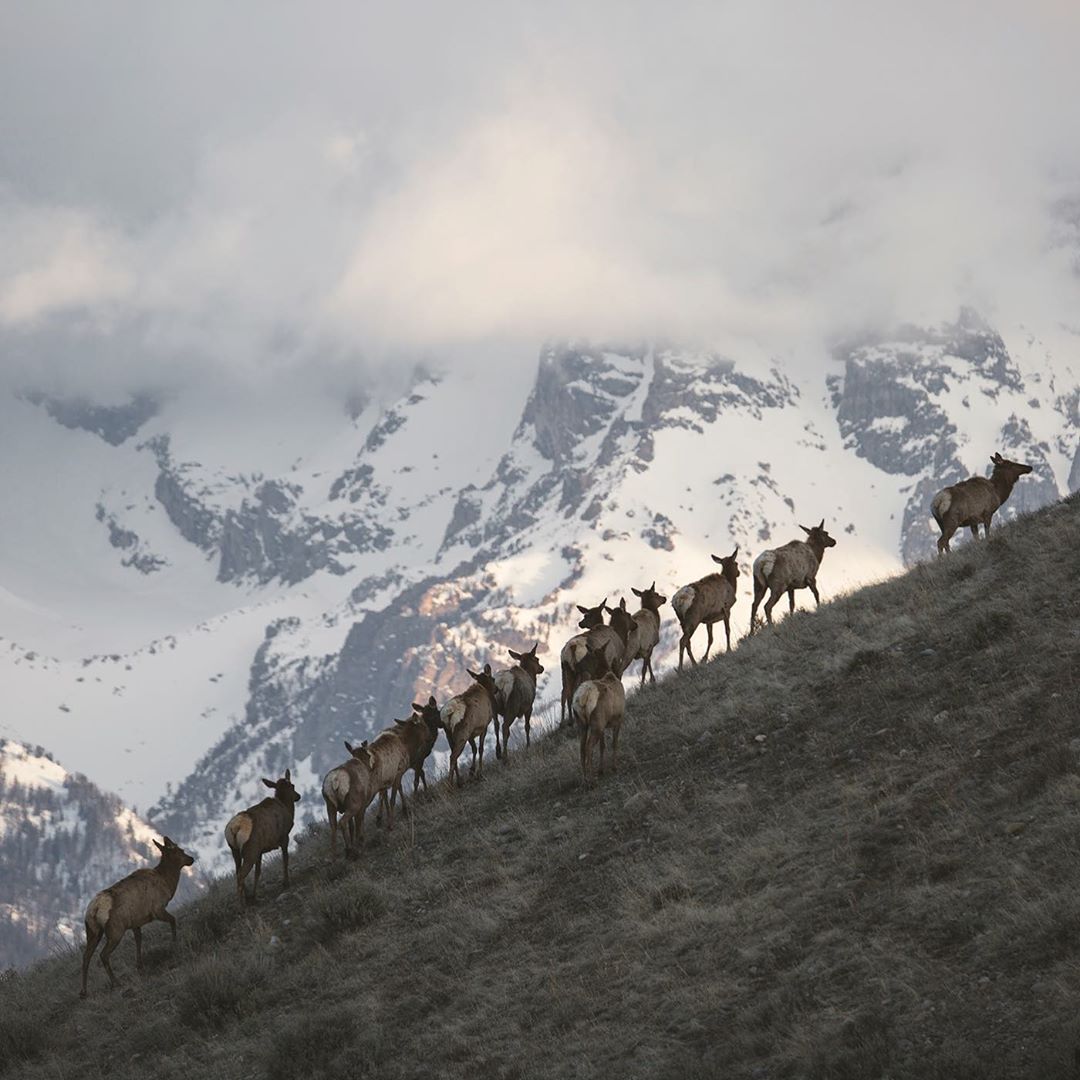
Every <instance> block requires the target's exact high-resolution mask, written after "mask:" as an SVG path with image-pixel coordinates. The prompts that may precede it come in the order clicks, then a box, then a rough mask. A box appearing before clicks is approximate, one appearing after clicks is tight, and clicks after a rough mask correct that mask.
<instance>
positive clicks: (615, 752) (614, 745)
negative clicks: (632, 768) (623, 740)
mask: <svg viewBox="0 0 1080 1080" xmlns="http://www.w3.org/2000/svg"><path fill="white" fill-rule="evenodd" d="M611 771H612V772H618V771H619V729H618V728H617V727H613V728H612V729H611Z"/></svg>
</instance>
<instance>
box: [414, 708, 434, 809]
mask: <svg viewBox="0 0 1080 1080" xmlns="http://www.w3.org/2000/svg"><path fill="white" fill-rule="evenodd" d="M413 713H414V714H415V716H417V717H419V718H420V719H421V720H423V722H424V724H425V725H426V727H427V738H426V739H425V740H424V741H423V742H419V743H417V744H416V746H415V748H414V749H412V750H410V752H409V768H411V769H412V771H413V786H412V792H413V797H414V798H415V797H416V789H417V788H418V787H419V786H420V784H421V782H423V785H424V791H425V792H426V791H427V789H428V784H427V777H426V776H425V775H424V762H425V761H427V759H428V755H429V754H430V753H431V751H432V749H433V748H434V746H435V740H436V739H438V737H439V729H440V728H441V726H442V725H441V722H440V718H439V705H438V702H437V701H436V700H435V699H434V698H433V697H429V698H428V700H427V704H426V705H419V704H417V703H416V702H415V701H414V702H413Z"/></svg>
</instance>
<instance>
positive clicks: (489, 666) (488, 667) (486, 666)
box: [484, 664, 491, 675]
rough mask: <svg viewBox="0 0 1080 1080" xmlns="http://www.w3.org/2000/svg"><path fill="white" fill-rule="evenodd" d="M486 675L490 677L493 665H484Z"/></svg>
mask: <svg viewBox="0 0 1080 1080" xmlns="http://www.w3.org/2000/svg"><path fill="white" fill-rule="evenodd" d="M484 674H485V675H490V674H491V665H490V664H485V665H484Z"/></svg>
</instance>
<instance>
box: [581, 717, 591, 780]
mask: <svg viewBox="0 0 1080 1080" xmlns="http://www.w3.org/2000/svg"><path fill="white" fill-rule="evenodd" d="M581 775H582V776H583V777H584V778H585V779H586V780H588V779H589V729H588V728H587V727H583V728H582V729H581Z"/></svg>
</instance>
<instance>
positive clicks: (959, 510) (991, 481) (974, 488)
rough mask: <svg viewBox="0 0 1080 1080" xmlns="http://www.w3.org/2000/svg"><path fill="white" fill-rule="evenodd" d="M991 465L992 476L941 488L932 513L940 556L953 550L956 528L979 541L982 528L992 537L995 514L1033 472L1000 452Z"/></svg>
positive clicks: (974, 477)
mask: <svg viewBox="0 0 1080 1080" xmlns="http://www.w3.org/2000/svg"><path fill="white" fill-rule="evenodd" d="M990 464H991V465H993V467H994V469H993V472H991V473H990V475H989V477H986V476H970V477H968V479H967V480H961V481H960V483H958V484H953V485H951V486H950V487H947V488H942V490H941V491H939V492H938V493H937V494H936V495H935V496H934V498H933V501H932V502H931V503H930V512H931V513H932V514H933V515H934V520H935V521H936V522H937V523H938V528H940V529H941V536H940V537H938V542H937V549H938V555H944V554H945V552H946V551H949V550H951V549H950V547H949V541H950V540H951V539H952V538H953V534H954V533H955V532H956V530H957V529H963V528H969V529H971V535H972V537H974V539H976V540H978V538H979V526H980V525H981V526H982V527H983V536H984V537H985V536H989V535H990V521H991V519H992V518H993V516H994V514H995V513H996V512H997V511H998V509H999V508H1000V507H1001V506H1002V505H1003V504H1004V502H1005V500H1006V499H1007V498H1008V497H1009V496H1010V495H1011V494H1012V489H1013V486H1014V485H1015V484H1016V481H1017V480H1019V479H1020V477H1021V476H1026V475H1027V474H1028V473H1029V472H1031V466H1030V465H1022V464H1021V463H1020V462H1018V461H1009V460H1008V459H1007V458H1003V457H1002V456H1001V455H1000V454H998V453H995V454H994V456H993V457H992V458H991V459H990Z"/></svg>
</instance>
